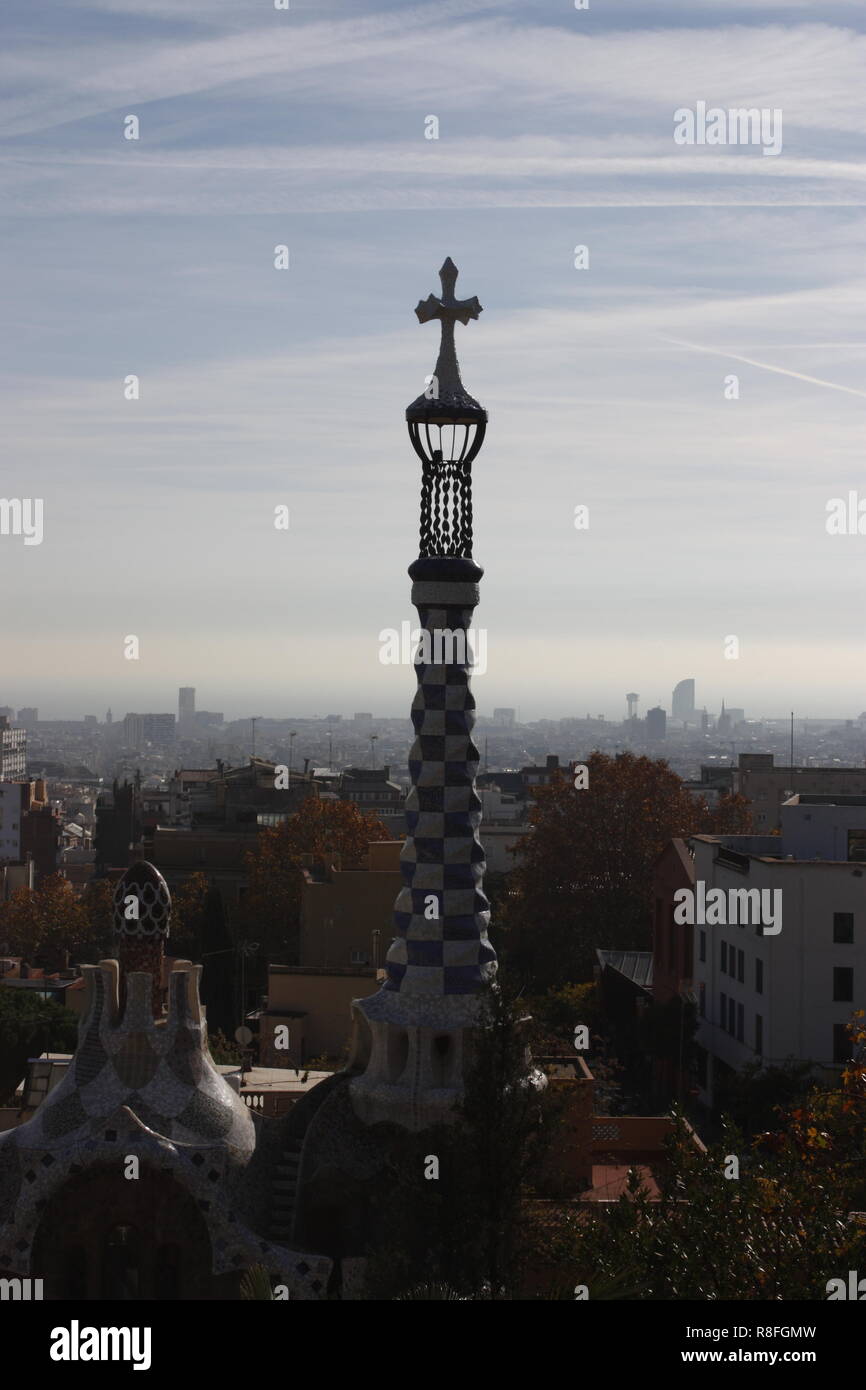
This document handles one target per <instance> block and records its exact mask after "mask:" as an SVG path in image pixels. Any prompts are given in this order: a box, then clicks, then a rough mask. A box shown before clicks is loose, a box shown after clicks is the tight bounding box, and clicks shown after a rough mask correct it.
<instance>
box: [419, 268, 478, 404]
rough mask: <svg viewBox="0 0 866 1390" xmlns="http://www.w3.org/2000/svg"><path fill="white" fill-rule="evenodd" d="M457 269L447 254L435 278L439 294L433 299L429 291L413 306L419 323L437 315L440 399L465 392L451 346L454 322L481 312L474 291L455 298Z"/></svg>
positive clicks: (436, 372) (452, 343)
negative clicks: (469, 295) (469, 297)
mask: <svg viewBox="0 0 866 1390" xmlns="http://www.w3.org/2000/svg"><path fill="white" fill-rule="evenodd" d="M458 273H459V272H458V270H457V267H456V265H455V264H454V262H453V261H452V259H451V257H450V256H449V257H448V258H447V260H446V261H445V263H444V264H443V266H442V269H441V270H440V271H439V279H440V281H441V282H442V295H441V297H440V298H439V299H437V298H436V296H435V294H430V295H428V296H427V298H426V299H421V300H419V301H418V306H417V308H416V310H415V313H416V314H417V316H418V321H419V323H429V322H430V320H431V319H439V321H440V323H441V325H442V341H441V343H440V345H439V358H438V360H437V362H436V370H435V373H434V376H435V380H436V387H437V392H438V398H439V399H440V400H442V399H443V398H444V399H445V400H448V399H449V398H459V397H461V396H463V395H464V394H465V392H464V387H463V383H462V382H461V380H460V367H459V366H458V363H457V354H456V351H455V347H454V325H455V323H458V322H459V323H463V324H467V323H469V320H470V319H477V318H478V315H479V314H480V313H482V312H483V311H482V308H481V305H480V304H479V303H478V297H477V296H476V295H473V297H472V298H471V299H455V297H454V287H455V285H456V284H457V275H458ZM469 399H471V397H470V398H469Z"/></svg>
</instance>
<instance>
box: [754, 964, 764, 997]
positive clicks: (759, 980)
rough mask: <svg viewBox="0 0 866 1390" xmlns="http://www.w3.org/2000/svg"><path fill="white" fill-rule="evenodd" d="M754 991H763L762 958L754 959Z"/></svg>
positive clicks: (760, 992)
mask: <svg viewBox="0 0 866 1390" xmlns="http://www.w3.org/2000/svg"><path fill="white" fill-rule="evenodd" d="M755 993H756V994H763V993H764V962H763V961H762V960H756V961H755Z"/></svg>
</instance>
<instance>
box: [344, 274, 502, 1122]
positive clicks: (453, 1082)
mask: <svg viewBox="0 0 866 1390" xmlns="http://www.w3.org/2000/svg"><path fill="white" fill-rule="evenodd" d="M440 275H441V279H442V296H441V298H440V299H436V298H435V297H434V296H433V295H430V296H429V298H428V299H426V300H422V301H421V303H420V304H419V305H418V308H417V309H416V311H415V312H416V314H417V315H418V318H419V320H420V321H421V322H422V323H426V322H428V321H429V320H430V319H434V318H438V319H439V320H440V321H441V324H442V346H441V349H440V352H439V359H438V362H437V364H436V376H435V377H434V378H433V381H432V382H431V387H432V388H434V389H433V390H432V391H431V393H430V394H429V395H427V394H425V395H424V396H422V397H419V398H418V400H416V401H415V402H413V404H412V405H411V406H410V407H409V409H408V410H407V412H406V418H407V420H408V421H409V434H410V438H411V440H412V445H413V447H414V449H415V452H416V453H417V454H418V455H419V457H420V458H421V460H422V464H423V472H422V484H421V554H420V556H419V558H418V559H417V560H416V561H415V563H414V564H413V565H412V566H411V568H410V570H409V575H410V577H411V579H412V580H413V585H412V602H413V603H414V604H415V606H416V608H417V609H418V615H419V618H420V620H421V637H422V640H421V643H420V646H419V649H418V656H417V658H416V661H415V675H416V678H417V682H418V689H417V692H416V694H415V699H414V701H413V704H412V723H413V725H414V728H415V741H414V743H413V745H412V749H411V751H410V753H409V771H410V774H411V778H412V788H411V791H410V792H409V795H408V798H407V800H406V826H407V831H408V834H407V837H406V840H405V842H404V844H403V848H402V851H401V854H400V867H401V870H402V874H403V880H404V887H403V889H402V890H401V892H400V894H399V896H398V898H397V901H396V903H395V908H394V928H395V930H394V940H393V941H392V943H391V947H390V949H389V951H388V955H387V959H386V979H385V982H384V985H383V987H382V989H380V990H379V992H378V993H377V994H374V995H370V996H368V998H366V999H363V1000H357V1001H355V1004H354V1010H355V1015H356V1018H357V1019H358V1020H359V1021H360V1020H361V1019H363V1020H364V1021H365V1023H366V1026H367V1037H368V1040H369V1047H370V1054H369V1056H368V1057H366V1058H363V1057H362V1056H361V1053H360V1052H358V1053H357V1054H356V1060H355V1065H357V1064H358V1062H359V1060H360V1061H361V1062H363V1063H365V1070H364V1072H363V1074H361V1075H359V1076H357V1077H355V1078H354V1079H353V1081H352V1097H353V1103H354V1105H355V1108H356V1111H357V1113H359V1114H360V1115H362V1116H363V1118H364V1119H365V1120H366V1121H367V1122H368V1123H372V1122H375V1121H376V1120H379V1119H391V1120H393V1121H395V1122H396V1123H398V1124H401V1125H405V1126H407V1127H409V1128H412V1129H420V1128H423V1127H424V1126H425V1125H427V1124H430V1123H433V1122H434V1121H435V1120H436V1119H440V1120H446V1119H449V1118H450V1117H451V1115H452V1113H453V1106H454V1103H455V1101H456V1100H457V1099H459V1097H460V1095H461V1094H462V1090H463V1040H464V1031H465V1030H466V1029H467V1028H470V1029H471V1028H472V1027H473V1026H474V1025H475V1024H476V1023H477V1021H478V1016H479V1012H480V1007H481V999H480V995H481V991H482V989H483V988H484V985H485V984H486V983H487V982H488V981H490V980H491V979H492V978H493V976H494V974H495V972H496V952H495V951H494V949H493V947H492V946H491V944H490V942H489V940H488V936H487V927H488V923H489V919H490V904H489V902H488V900H487V898H486V897H485V895H484V890H483V878H484V870H485V862H484V849H483V847H482V844H481V841H480V839H479V838H478V827H479V825H480V823H481V800H480V797H479V796H478V793H477V791H476V789H475V774H476V772H477V770H478V764H479V756H480V755H479V752H478V749H477V747H476V746H475V744H474V742H473V740H472V728H473V726H474V724H475V699H474V696H473V694H472V691H471V688H470V674H471V670H472V664H473V652H472V615H473V612H474V610H475V605H476V604H477V602H478V581H479V580H480V578H481V576H482V574H483V572H484V571H483V570H482V569H481V567H480V566H479V565H476V564H475V563H474V562H473V560H472V559H471V558H470V557H471V552H472V498H471V480H470V472H469V470H470V464H471V462H472V460H473V458H474V457H475V456H476V454H477V453H478V450H479V449H480V447H481V442H482V440H483V438H484V431H485V426H486V420H487V413H486V411H485V410H483V409H482V407H481V406H480V405H479V404H478V402H477V401H476V400H474V399H473V398H472V397H471V396H470V395H468V393H467V392H466V390H465V389H464V387H463V383H462V382H461V380H460V371H459V368H458V365H457V358H456V355H455V353H454V324H455V323H456V322H458V321H459V322H460V323H468V322H469V321H470V320H471V319H473V318H477V317H478V315H479V314H480V313H481V305H480V304H479V303H478V300H477V299H465V300H458V299H456V298H455V295H454V285H455V281H456V278H457V269H456V267H455V266H454V264H453V262H452V261H451V260H447V261H446V262H445V264H444V265H443V267H442V270H441V272H440ZM362 1031H363V1030H362ZM360 1047H361V1044H360V1043H359V1048H360Z"/></svg>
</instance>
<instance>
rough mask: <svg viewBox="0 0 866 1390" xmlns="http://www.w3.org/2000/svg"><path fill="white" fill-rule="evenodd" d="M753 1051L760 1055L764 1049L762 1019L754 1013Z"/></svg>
mask: <svg viewBox="0 0 866 1390" xmlns="http://www.w3.org/2000/svg"><path fill="white" fill-rule="evenodd" d="M755 1051H756V1052H757V1054H758V1056H759V1057H760V1056H761V1054H762V1053H763V1051H764V1020H763V1019H762V1018H761V1015H760V1014H755Z"/></svg>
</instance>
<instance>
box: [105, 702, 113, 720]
mask: <svg viewBox="0 0 866 1390" xmlns="http://www.w3.org/2000/svg"><path fill="white" fill-rule="evenodd" d="M112 717H113V716H112V713H111V707H110V706H109V708H108V709H107V710H106V711H105V722H106V724H110V723H111V720H112Z"/></svg>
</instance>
